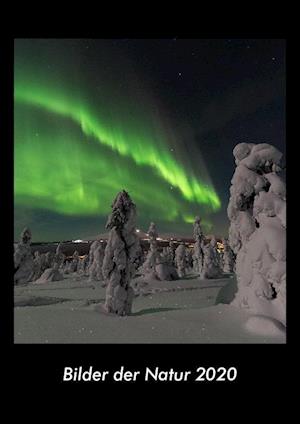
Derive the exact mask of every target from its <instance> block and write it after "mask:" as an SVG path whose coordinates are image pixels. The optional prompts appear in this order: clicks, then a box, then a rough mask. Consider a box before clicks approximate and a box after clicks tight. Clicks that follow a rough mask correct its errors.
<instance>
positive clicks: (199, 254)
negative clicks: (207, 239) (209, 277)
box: [193, 216, 204, 274]
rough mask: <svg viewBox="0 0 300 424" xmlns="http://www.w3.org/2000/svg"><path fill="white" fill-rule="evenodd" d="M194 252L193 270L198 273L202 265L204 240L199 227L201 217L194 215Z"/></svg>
mask: <svg viewBox="0 0 300 424" xmlns="http://www.w3.org/2000/svg"><path fill="white" fill-rule="evenodd" d="M194 240H195V245H194V253H193V270H194V272H196V273H197V274H200V273H201V271H202V267H203V259H204V253H203V249H202V242H203V241H204V235H203V232H202V228H201V219H200V217H199V216H196V218H195V222H194Z"/></svg>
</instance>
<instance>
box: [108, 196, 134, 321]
mask: <svg viewBox="0 0 300 424" xmlns="http://www.w3.org/2000/svg"><path fill="white" fill-rule="evenodd" d="M135 227H136V206H135V204H134V203H133V201H132V200H131V198H130V196H129V194H128V193H127V192H126V191H125V190H123V191H121V192H120V193H119V194H118V195H117V197H116V198H115V201H114V202H113V204H112V212H111V214H110V215H109V217H108V221H107V224H106V228H107V229H109V230H110V231H109V236H108V241H107V245H106V248H105V255H104V260H103V266H102V273H103V277H104V279H105V280H106V281H107V289H106V299H105V306H104V309H105V310H106V311H107V312H109V313H114V314H117V315H128V314H130V313H131V307H132V301H133V297H134V291H133V289H132V287H131V286H130V281H131V279H132V278H133V276H134V273H135V264H134V262H135V259H136V255H137V251H138V249H139V240H138V237H137V234H136V228H135Z"/></svg>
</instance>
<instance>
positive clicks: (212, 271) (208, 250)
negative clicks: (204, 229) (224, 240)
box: [200, 237, 222, 278]
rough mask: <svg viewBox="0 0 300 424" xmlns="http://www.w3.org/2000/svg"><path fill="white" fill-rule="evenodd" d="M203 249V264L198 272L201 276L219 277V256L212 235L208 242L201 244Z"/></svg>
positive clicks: (220, 271)
mask: <svg viewBox="0 0 300 424" xmlns="http://www.w3.org/2000/svg"><path fill="white" fill-rule="evenodd" d="M201 247H202V250H203V254H204V257H203V266H202V269H201V272H200V277H201V278H219V277H220V276H221V275H222V270H221V267H220V257H219V253H218V251H217V241H216V238H215V237H212V238H211V240H210V242H209V243H207V244H205V243H204V242H202V244H201Z"/></svg>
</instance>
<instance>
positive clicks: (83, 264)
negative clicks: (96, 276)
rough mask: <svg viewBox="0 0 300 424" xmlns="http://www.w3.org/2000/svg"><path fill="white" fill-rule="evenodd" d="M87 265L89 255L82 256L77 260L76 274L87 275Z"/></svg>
mask: <svg viewBox="0 0 300 424" xmlns="http://www.w3.org/2000/svg"><path fill="white" fill-rule="evenodd" d="M88 264H89V255H84V256H83V257H82V258H79V261H78V265H77V274H79V275H85V274H86V273H87V268H88Z"/></svg>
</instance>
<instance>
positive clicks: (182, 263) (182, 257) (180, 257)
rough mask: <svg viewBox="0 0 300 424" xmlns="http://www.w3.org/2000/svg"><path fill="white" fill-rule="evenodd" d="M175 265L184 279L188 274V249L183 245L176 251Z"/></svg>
mask: <svg viewBox="0 0 300 424" xmlns="http://www.w3.org/2000/svg"><path fill="white" fill-rule="evenodd" d="M175 264H176V268H177V272H178V276H179V277H180V278H182V277H184V276H185V274H186V268H187V263H186V247H185V245H184V244H183V243H181V244H180V245H179V246H178V247H177V249H176V251H175Z"/></svg>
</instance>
